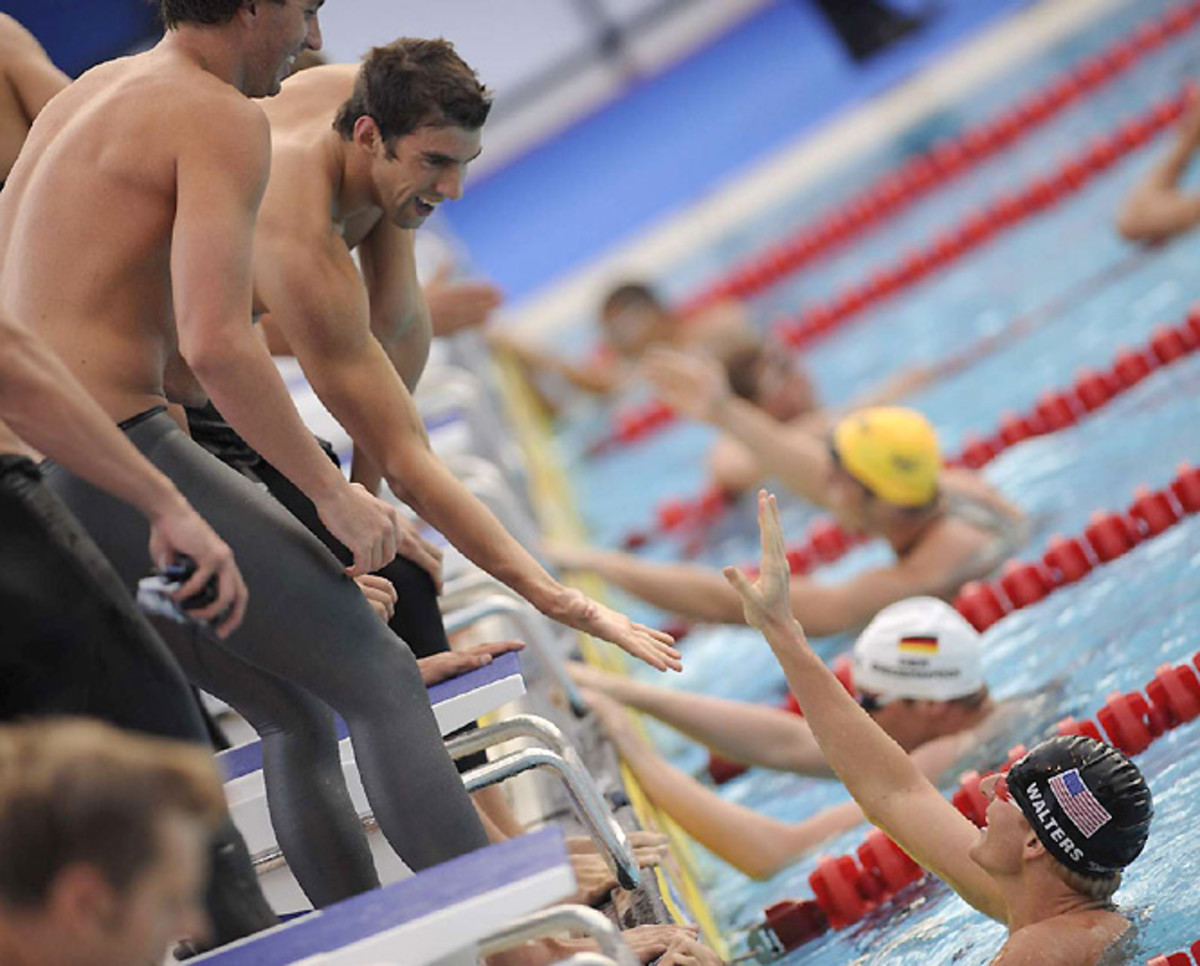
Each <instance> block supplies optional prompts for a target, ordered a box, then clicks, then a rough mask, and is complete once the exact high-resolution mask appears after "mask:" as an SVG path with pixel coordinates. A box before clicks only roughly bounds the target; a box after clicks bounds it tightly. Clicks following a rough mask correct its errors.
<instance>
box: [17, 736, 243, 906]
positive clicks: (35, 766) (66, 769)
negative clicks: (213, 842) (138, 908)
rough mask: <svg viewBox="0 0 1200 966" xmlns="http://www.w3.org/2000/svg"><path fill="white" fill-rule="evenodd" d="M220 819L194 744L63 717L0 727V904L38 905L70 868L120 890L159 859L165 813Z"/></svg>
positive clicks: (208, 770) (217, 796) (213, 787)
mask: <svg viewBox="0 0 1200 966" xmlns="http://www.w3.org/2000/svg"><path fill="white" fill-rule="evenodd" d="M171 815H180V816H184V817H188V818H192V819H194V820H196V821H198V822H201V823H203V824H204V825H206V826H208V827H210V828H212V827H215V826H216V824H217V823H218V822H219V821H221V820H222V819H223V818H224V816H225V815H226V811H225V798H224V794H223V792H222V787H221V779H220V776H219V773H218V771H217V768H216V765H215V763H214V761H213V758H212V755H210V754H209V753H208V752H206V751H204V750H203V749H201V748H199V747H198V746H195V745H190V744H184V743H182V742H177V741H167V740H165V739H161V738H149V737H145V736H142V735H134V734H130V733H128V732H123V731H119V730H118V729H116V728H113V727H111V726H110V725H106V724H101V723H100V722H96V721H84V720H71V719H62V720H60V721H52V722H40V723H36V724H25V725H9V726H5V727H2V728H0V856H3V857H4V860H3V861H2V862H0V902H3V903H6V904H9V905H12V906H18V907H26V908H29V907H37V906H39V905H41V904H42V903H43V902H44V901H45V900H46V898H47V896H48V895H49V893H50V890H51V888H52V887H53V884H54V881H55V879H56V878H57V877H58V875H59V874H60V873H61V872H62V871H63V870H64V869H66V868H67V867H69V866H72V865H77V864H86V865H89V866H93V867H94V868H96V869H97V870H99V872H100V873H101V874H102V875H103V876H104V878H105V879H106V880H107V881H108V882H109V884H111V885H112V886H113V888H115V889H117V890H119V891H121V892H125V891H127V890H128V889H129V888H130V886H131V885H132V884H133V883H134V882H135V881H136V879H137V878H138V876H139V875H141V874H143V873H144V872H145V870H146V869H147V868H148V867H149V866H151V865H152V864H153V863H154V862H155V861H156V859H157V853H158V848H159V835H160V834H161V824H162V821H163V819H164V818H166V817H168V816H171Z"/></svg>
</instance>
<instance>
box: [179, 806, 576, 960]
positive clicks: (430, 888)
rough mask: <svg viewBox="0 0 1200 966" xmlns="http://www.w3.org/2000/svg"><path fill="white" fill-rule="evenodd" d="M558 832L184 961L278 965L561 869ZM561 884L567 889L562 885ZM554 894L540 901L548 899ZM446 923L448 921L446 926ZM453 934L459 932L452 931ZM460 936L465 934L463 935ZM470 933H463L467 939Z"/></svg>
mask: <svg viewBox="0 0 1200 966" xmlns="http://www.w3.org/2000/svg"><path fill="white" fill-rule="evenodd" d="M567 862H568V859H567V850H566V846H565V844H564V842H563V837H562V832H561V831H560V830H559V829H557V828H545V829H542V830H540V831H537V832H533V833H531V834H529V835H522V836H520V837H519V838H515V839H509V840H508V841H507V842H501V843H499V844H498V845H490V846H488V847H487V848H483V849H479V850H478V851H476V852H472V853H470V854H468V855H463V856H460V857H459V858H457V859H451V860H450V861H449V862H444V863H442V864H441V865H436V866H434V867H433V868H431V869H426V870H425V871H424V872H421V873H419V874H418V875H414V876H412V877H411V878H408V879H404V880H402V881H400V882H394V883H392V884H391V885H388V886H384V887H383V888H381V889H375V890H372V891H371V892H368V893H366V894H364V895H361V896H355V897H354V898H353V899H347V900H345V901H344V902H339V903H337V904H335V905H332V906H329V907H328V908H326V909H323V910H321V911H320V912H314V913H312V914H311V915H308V916H304V917H302V918H300V919H297V920H295V921H293V922H291V923H288V924H287V925H283V926H279V927H276V928H275V929H271V930H268V931H267V932H263V933H259V934H258V935H257V936H251V937H249V938H248V939H243V940H241V941H239V942H237V943H233V944H231V945H229V946H226V947H224V948H223V949H218V950H216V951H214V952H211V953H208V954H207V955H204V956H199V957H197V958H195V959H193V960H191V962H193V963H205V964H212V966H286V964H288V963H294V962H296V961H297V960H302V959H306V958H308V957H311V956H316V955H318V954H321V953H329V952H333V951H335V950H338V949H342V948H344V947H346V946H349V945H351V944H352V943H357V942H360V941H361V940H364V939H368V938H370V937H372V936H378V935H380V934H382V933H385V932H388V931H390V930H394V929H397V928H399V927H401V926H404V925H407V924H409V923H413V922H415V921H416V920H418V919H421V918H422V917H424V916H428V915H430V914H431V913H435V912H448V911H452V910H453V908H454V906H456V905H461V904H464V903H468V902H470V901H471V900H475V899H478V898H480V897H482V896H484V895H485V894H487V893H492V892H495V893H499V892H502V891H503V890H505V889H508V888H510V887H512V886H515V885H517V884H519V883H521V882H523V881H526V880H529V879H532V878H534V877H535V876H538V875H540V874H543V873H549V872H552V871H553V870H555V869H556V868H560V867H563V866H566V865H567ZM568 888H569V886H568ZM554 898H557V897H555V896H551V897H549V898H548V899H547V900H546V901H554ZM449 925H450V927H451V928H453V927H454V926H453V923H450V924H449ZM458 931H459V932H460V933H463V932H464V931H463V930H462V929H461V928H460V929H459V930H458ZM464 935H465V933H464ZM476 938H478V937H468V938H467V940H466V941H467V942H468V943H469V942H472V941H474V939H476Z"/></svg>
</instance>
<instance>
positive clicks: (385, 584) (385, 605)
mask: <svg viewBox="0 0 1200 966" xmlns="http://www.w3.org/2000/svg"><path fill="white" fill-rule="evenodd" d="M354 582H355V583H356V584H358V589H359V590H361V591H362V593H363V596H364V597H366V598H367V603H368V604H370V605H371V609H372V610H374V611H375V614H376V616H378V617H379V619H380V620H381V621H383V622H384V623H385V624H386V623H387V622H388V621H390V620H391V619H392V614H394V613H395V611H396V601H397V599H398V595H397V594H396V588H395V587H394V586H392V582H391V581H390V580H388V579H386V578H384V577H379V576H377V575H376V574H363V576H361V577H355V578H354Z"/></svg>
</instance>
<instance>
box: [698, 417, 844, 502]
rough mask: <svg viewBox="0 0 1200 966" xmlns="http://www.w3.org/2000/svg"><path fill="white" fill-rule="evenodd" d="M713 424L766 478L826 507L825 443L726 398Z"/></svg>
mask: <svg viewBox="0 0 1200 966" xmlns="http://www.w3.org/2000/svg"><path fill="white" fill-rule="evenodd" d="M713 423H714V424H715V425H716V426H717V427H718V428H720V429H723V430H724V431H725V432H727V433H728V434H729V435H730V436H732V437H733V438H734V439H736V440H737V441H738V442H739V443H741V444H742V445H743V446H745V447H746V448H747V449H748V450H750V452H751V453H752V454H753V455H754V457H755V458H756V459H757V460H758V462H759V465H760V466H761V467H762V470H763V472H764V473H765V474H766V475H769V476H774V477H776V478H777V479H778V480H780V481H781V482H782V483H783V484H784V485H785V486H787V488H788V489H789V490H791V491H792V492H793V493H796V494H797V495H799V496H802V497H803V498H804V499H806V500H808V501H809V502H810V503H816V504H819V505H822V506H823V505H825V502H826V492H825V490H826V477H827V475H828V472H829V458H828V456H827V454H826V452H825V447H824V445H823V444H822V442H821V441H820V440H819V439H817V438H816V437H814V436H811V435H809V434H807V433H797V432H793V431H791V430H789V429H788V427H787V426H786V425H784V424H783V423H780V422H778V421H776V420H775V419H773V418H771V417H770V416H768V415H767V414H766V413H765V412H763V411H762V410H761V409H759V408H758V407H757V406H754V405H752V404H750V403H748V402H746V401H745V400H744V399H738V398H737V397H735V396H732V395H730V396H727V397H724V398H722V399H721V401H720V402H719V404H718V405H717V406H716V408H715V409H714V411H713Z"/></svg>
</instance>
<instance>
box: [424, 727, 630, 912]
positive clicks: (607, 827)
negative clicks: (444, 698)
mask: <svg viewBox="0 0 1200 966" xmlns="http://www.w3.org/2000/svg"><path fill="white" fill-rule="evenodd" d="M515 738H530V739H533V740H534V741H537V742H539V743H541V744H543V745H545V746H546V747H542V748H522V749H521V750H520V751H515V752H511V753H510V754H507V755H504V756H503V757H501V758H497V759H496V760H495V761H490V762H488V763H487V764H486V765H480V766H479V767H478V768H473V769H471V770H470V771H468V772H466V773H465V774H464V775H463V776H462V779H463V784H464V785H465V786H466V788H467V791H471V792H474V791H478V790H479V789H480V788H486V787H488V786H489V785H495V784H497V783H498V782H502V781H504V780H505V779H507V778H511V777H512V776H513V775H519V774H521V773H522V772H525V771H529V770H530V769H533V768H542V769H545V770H547V771H550V772H552V773H553V774H556V775H557V776H558V777H559V778H560V779H561V780H562V782H563V784H564V785H565V786H566V788H567V793H568V795H569V796H570V799H571V803H572V805H573V806H574V808H575V813H576V815H577V816H578V818H579V820H580V821H581V822H583V824H584V825H585V826H586V828H587V830H588V833H589V834H590V835H591V837H592V840H593V841H594V842H595V843H596V846H597V847H598V848H599V849H600V853H601V855H603V856H604V860H605V862H606V863H607V864H608V867H609V869H610V870H611V871H612V873H613V875H615V876H616V877H617V882H618V883H620V885H621V887H622V888H624V889H634V888H636V887H637V886H638V884H639V883H640V882H641V873H640V872H639V871H638V865H637V859H636V858H635V857H634V854H633V848H632V847H631V846H630V844H629V839H628V838H627V837H626V835H625V830H624V829H623V828H621V826H620V825H619V824H618V822H617V820H616V819H615V818H613V816H612V813H611V812H610V811H609V809H608V804H607V803H606V802H605V800H604V796H603V795H601V794H600V790H599V788H597V787H596V783H595V781H594V780H593V779H592V776H591V775H590V774H588V771H587V769H586V768H585V767H584V765H583V762H582V761H581V760H580V759H579V755H578V754H576V752H575V749H574V748H572V747H571V745H570V743H569V742H568V741H567V739H566V737H565V736H564V735H563V733H562V732H561V731H560V730H559V729H558V728H557V727H556V726H555V725H554V724H553V723H552V722H550V721H547V720H546V719H545V718H541V717H538V716H537V715H529V714H522V715H514V716H513V717H511V718H506V719H505V720H503V721H498V722H496V723H495V724H490V725H487V726H485V727H483V728H479V729H477V730H475V731H470V732H467V733H466V734H462V735H458V736H457V737H455V738H452V739H451V740H450V741H448V742H446V749H447V750H448V751H449V752H450V757H452V758H455V759H458V758H462V757H463V756H464V755H470V754H473V753H475V752H477V751H483V750H484V749H485V748H491V747H492V746H494V745H498V744H503V743H504V742H506V741H512V740H513V739H515Z"/></svg>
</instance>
